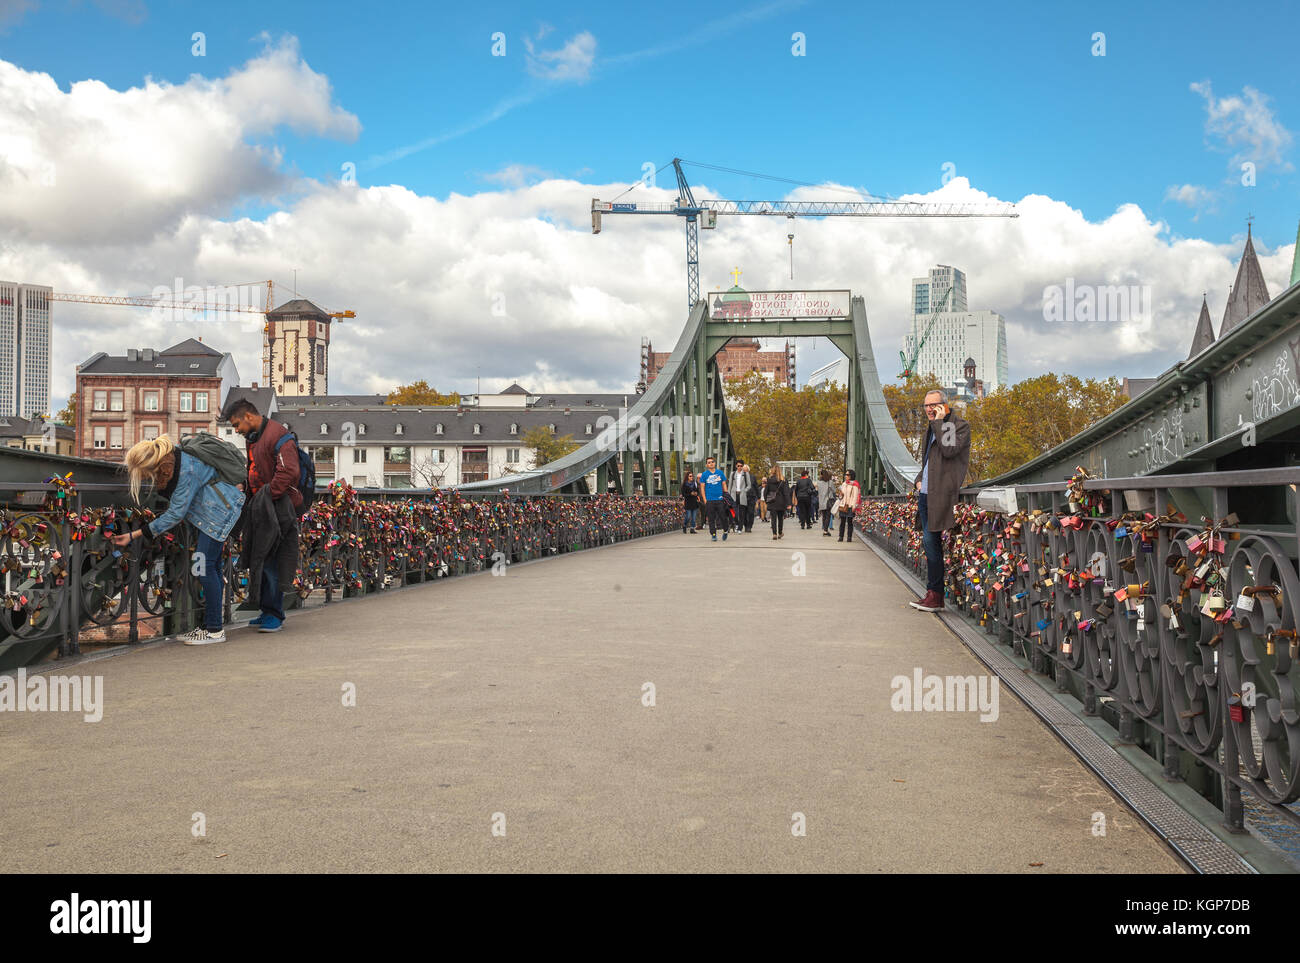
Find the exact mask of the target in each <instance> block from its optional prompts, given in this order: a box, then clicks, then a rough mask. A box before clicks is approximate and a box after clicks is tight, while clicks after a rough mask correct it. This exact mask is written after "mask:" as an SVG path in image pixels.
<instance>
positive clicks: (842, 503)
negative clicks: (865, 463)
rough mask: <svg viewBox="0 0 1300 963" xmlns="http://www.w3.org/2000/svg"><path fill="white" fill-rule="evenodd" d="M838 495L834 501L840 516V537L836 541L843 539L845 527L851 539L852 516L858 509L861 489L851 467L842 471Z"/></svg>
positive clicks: (851, 539)
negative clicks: (842, 478) (842, 480)
mask: <svg viewBox="0 0 1300 963" xmlns="http://www.w3.org/2000/svg"><path fill="white" fill-rule="evenodd" d="M838 494H839V497H838V498H837V499H836V501H835V511H836V514H838V515H839V516H840V537H839V538H837V539H836V541H837V542H842V541H844V536H845V529H847V530H848V539H849V541H850V542H851V541H853V516H854V515H855V514H856V513H857V510H858V499H859V498H861V497H862V489H861V488H859V487H858V476H857V473H856V472H854V471H853V469H852V468H849V469H847V470H846V471H845V472H844V483H843V484H842V485H840V490H839V493H838Z"/></svg>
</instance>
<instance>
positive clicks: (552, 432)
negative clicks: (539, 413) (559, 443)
mask: <svg viewBox="0 0 1300 963" xmlns="http://www.w3.org/2000/svg"><path fill="white" fill-rule="evenodd" d="M547 427H548V428H550V429H551V434H552V435H553V434H555V425H554V424H553V423H552V424H550V425H547Z"/></svg>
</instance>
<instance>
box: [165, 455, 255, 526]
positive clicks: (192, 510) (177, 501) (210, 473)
mask: <svg viewBox="0 0 1300 963" xmlns="http://www.w3.org/2000/svg"><path fill="white" fill-rule="evenodd" d="M180 455H181V474H180V478H178V479H177V480H176V488H175V490H173V491H172V497H171V501H170V502H169V503H168V505H167V511H165V512H163V513H162V514H161V515H160V516H158V518H156V519H154V520H153V521H152V522H150V523H149V532H150V534H152V535H161V534H162V533H163V532H165V531H167V530H169V529H171V528H173V527H175V525H176V523H177V522H179V521H181V519H184V520H185V521H187V522H189V523H190V524H191V525H193V526H194V527H195V528H197V529H198V530H199V531H200V532H202V533H203V534H204V535H207V536H208V537H209V538H215V539H216V540H217V541H218V542H224V541H225V540H226V537H227V536H228V535H229V534H230V530H231V529H232V528H234V527H235V522H237V521H239V515H240V512H241V511H242V510H243V507H244V493H243V492H241V491H240V490H239V489H238V488H236V487H235V486H234V485H230V484H227V483H226V482H223V481H222V480H221V479H219V478H217V470H216V469H215V468H213V467H212V466H211V465H209V464H207V463H205V462H201V461H199V460H198V459H197V458H195V457H194V456H193V455H187V454H186V453H185V452H181V453H180Z"/></svg>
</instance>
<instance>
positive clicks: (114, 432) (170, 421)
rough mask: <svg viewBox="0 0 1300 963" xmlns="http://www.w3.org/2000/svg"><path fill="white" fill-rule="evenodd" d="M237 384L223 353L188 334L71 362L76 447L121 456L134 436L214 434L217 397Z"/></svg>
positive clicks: (93, 454)
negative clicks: (167, 343) (164, 344)
mask: <svg viewBox="0 0 1300 963" xmlns="http://www.w3.org/2000/svg"><path fill="white" fill-rule="evenodd" d="M237 384H239V372H238V371H237V370H236V368H235V362H234V359H233V358H231V356H230V354H229V353H228V352H227V353H225V354H223V353H222V352H220V351H217V350H215V349H213V348H210V347H208V346H207V345H206V344H203V343H202V342H201V341H197V340H195V339H194V338H190V339H188V340H186V341H182V342H181V343H180V344H175V345H172V346H171V347H170V348H167V349H166V350H164V351H157V350H155V349H153V348H128V349H127V352H126V354H125V355H108V354H105V353H104V352H102V351H101V352H99V353H98V354H96V355H93V356H92V357H90V358H89V359H88V360H86V361H85V362H83V363H82V364H79V365H78V366H77V450H76V453H77V454H78V455H80V456H81V457H83V458H102V459H104V460H106V461H121V460H122V458H123V456H124V455H125V453H126V449H128V448H130V447H131V446H132V445H134V444H135V443H136V442H137V441H143V440H146V439H149V438H157V437H158V436H159V435H163V434H168V435H171V437H172V438H174V439H178V438H183V437H184V436H186V435H192V434H194V433H196V432H200V431H206V432H210V433H212V434H216V429H217V416H218V415H219V414H220V410H221V403H222V400H223V399H224V398H225V397H226V395H227V394H228V393H229V391H230V389H231V388H232V387H234V386H235V385H237Z"/></svg>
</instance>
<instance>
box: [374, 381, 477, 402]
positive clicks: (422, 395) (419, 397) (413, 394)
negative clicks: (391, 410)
mask: <svg viewBox="0 0 1300 963" xmlns="http://www.w3.org/2000/svg"><path fill="white" fill-rule="evenodd" d="M386 403H387V404H390V405H416V406H421V405H423V406H427V407H430V408H434V407H439V406H443V405H458V404H460V394H459V392H455V391H453V392H452V393H451V394H447V395H444V394H442V393H441V392H439V391H438V390H437V389H436V388H430V387H429V382H427V381H424V380H423V379H421V380H420V381H413V382H412V383H411V384H409V385H399V386H398V387H396V388H394V389H393V390H392V391H390V392H389V393H388V400H387V402H386Z"/></svg>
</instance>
